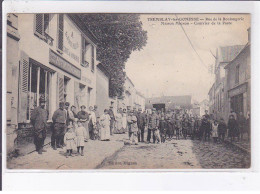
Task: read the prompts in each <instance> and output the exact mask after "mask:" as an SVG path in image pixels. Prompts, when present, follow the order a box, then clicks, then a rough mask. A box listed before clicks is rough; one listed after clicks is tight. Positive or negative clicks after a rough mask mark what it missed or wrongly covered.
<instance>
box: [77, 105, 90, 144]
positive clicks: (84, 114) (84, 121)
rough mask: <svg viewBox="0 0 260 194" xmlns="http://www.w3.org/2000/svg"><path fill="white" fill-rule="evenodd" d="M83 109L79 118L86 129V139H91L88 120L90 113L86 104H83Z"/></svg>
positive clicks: (79, 113)
mask: <svg viewBox="0 0 260 194" xmlns="http://www.w3.org/2000/svg"><path fill="white" fill-rule="evenodd" d="M80 108H81V111H79V112H78V119H79V121H81V123H82V126H83V127H84V128H85V129H86V137H85V141H87V140H88V139H89V129H88V121H89V114H88V113H87V112H86V111H85V109H86V106H85V105H82V106H81V107H80Z"/></svg>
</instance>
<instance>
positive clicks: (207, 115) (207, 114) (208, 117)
mask: <svg viewBox="0 0 260 194" xmlns="http://www.w3.org/2000/svg"><path fill="white" fill-rule="evenodd" d="M208 112H209V111H208V110H205V114H204V116H205V117H206V119H208V120H209V119H210V116H209V113H208Z"/></svg>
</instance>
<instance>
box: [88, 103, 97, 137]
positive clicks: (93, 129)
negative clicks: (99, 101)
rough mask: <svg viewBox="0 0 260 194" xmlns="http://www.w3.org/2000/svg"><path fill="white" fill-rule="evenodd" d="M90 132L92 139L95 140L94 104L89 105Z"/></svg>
mask: <svg viewBox="0 0 260 194" xmlns="http://www.w3.org/2000/svg"><path fill="white" fill-rule="evenodd" d="M88 127H89V134H90V139H92V140H95V139H96V137H95V136H96V131H95V130H96V115H95V112H94V109H93V107H92V106H90V107H89V123H88Z"/></svg>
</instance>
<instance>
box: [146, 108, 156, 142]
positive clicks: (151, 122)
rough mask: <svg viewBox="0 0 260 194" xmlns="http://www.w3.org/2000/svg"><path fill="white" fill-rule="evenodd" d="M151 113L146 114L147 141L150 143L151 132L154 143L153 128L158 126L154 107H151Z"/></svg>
mask: <svg viewBox="0 0 260 194" xmlns="http://www.w3.org/2000/svg"><path fill="white" fill-rule="evenodd" d="M152 111H153V112H152V114H151V115H149V116H148V118H147V120H148V135H147V143H150V140H151V135H152V134H153V143H155V134H154V132H155V130H156V129H157V128H158V127H159V116H158V115H157V113H156V109H155V108H153V109H152Z"/></svg>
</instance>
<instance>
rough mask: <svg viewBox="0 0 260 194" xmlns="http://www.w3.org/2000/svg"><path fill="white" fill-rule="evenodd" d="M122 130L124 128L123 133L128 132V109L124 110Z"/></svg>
mask: <svg viewBox="0 0 260 194" xmlns="http://www.w3.org/2000/svg"><path fill="white" fill-rule="evenodd" d="M122 128H123V133H125V132H127V114H126V109H125V108H124V109H123V113H122Z"/></svg>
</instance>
